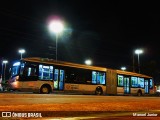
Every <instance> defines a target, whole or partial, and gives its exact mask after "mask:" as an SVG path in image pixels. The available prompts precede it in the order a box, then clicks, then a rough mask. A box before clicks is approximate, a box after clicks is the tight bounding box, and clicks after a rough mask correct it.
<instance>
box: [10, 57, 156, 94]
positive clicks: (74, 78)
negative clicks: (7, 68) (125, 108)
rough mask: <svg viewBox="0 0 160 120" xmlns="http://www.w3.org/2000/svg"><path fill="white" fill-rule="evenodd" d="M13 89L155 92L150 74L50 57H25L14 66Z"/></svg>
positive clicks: (119, 92)
mask: <svg viewBox="0 0 160 120" xmlns="http://www.w3.org/2000/svg"><path fill="white" fill-rule="evenodd" d="M8 83H9V88H10V89H11V90H19V91H32V92H38V93H44V94H47V93H51V92H53V91H64V92H74V93H82V94H96V95H107V94H108V95H125V94H126V95H130V94H131V95H133V94H135V95H144V94H153V93H154V90H153V79H152V77H150V76H147V75H142V74H138V73H134V72H127V71H122V70H114V69H108V68H105V67H96V66H88V65H82V64H75V63H70V62H64V61H56V60H53V59H47V58H34V57H32V58H24V59H22V60H21V61H18V62H15V63H14V64H13V65H12V67H11V77H10V79H9V81H8Z"/></svg>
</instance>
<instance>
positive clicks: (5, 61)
mask: <svg viewBox="0 0 160 120" xmlns="http://www.w3.org/2000/svg"><path fill="white" fill-rule="evenodd" d="M7 63H8V61H7V60H3V61H2V65H3V64H4V72H3V75H4V81H5V79H6V78H5V77H6V73H5V71H6V64H7Z"/></svg>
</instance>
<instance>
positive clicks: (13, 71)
mask: <svg viewBox="0 0 160 120" xmlns="http://www.w3.org/2000/svg"><path fill="white" fill-rule="evenodd" d="M19 69H20V62H16V63H14V64H13V66H12V68H11V77H13V76H16V75H18V74H19Z"/></svg>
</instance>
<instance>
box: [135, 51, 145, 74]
mask: <svg viewBox="0 0 160 120" xmlns="http://www.w3.org/2000/svg"><path fill="white" fill-rule="evenodd" d="M142 53H143V50H141V49H137V50H135V54H137V56H138V71H139V73H140V60H139V54H142Z"/></svg>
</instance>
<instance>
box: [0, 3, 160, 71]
mask: <svg viewBox="0 0 160 120" xmlns="http://www.w3.org/2000/svg"><path fill="white" fill-rule="evenodd" d="M159 8H160V7H159V4H158V2H157V3H156V2H151V1H147V2H146V1H142V2H140V1H138V2H136V1H132V2H131V1H129V2H126V1H105V0H95V1H94V0H5V2H2V1H1V3H0V21H1V22H0V59H2V58H3V59H8V60H9V61H13V60H15V59H20V54H19V53H18V49H19V48H24V49H25V50H26V53H25V54H24V55H23V57H45V58H52V59H54V58H55V35H54V34H53V35H51V34H50V33H49V31H48V28H47V25H48V23H47V22H48V20H49V19H50V18H52V17H53V16H58V17H59V18H61V19H62V20H63V21H65V30H64V31H63V34H62V36H59V38H58V60H63V61H69V62H75V63H82V64H84V60H85V59H88V58H89V59H91V60H92V61H93V65H96V66H104V67H109V68H116V69H120V67H121V66H126V67H127V69H128V70H132V65H133V64H132V61H133V53H134V52H133V51H134V50H135V49H136V48H142V49H143V50H144V53H143V54H142V55H140V63H141V64H142V65H145V64H149V63H151V62H152V63H153V62H154V63H155V65H156V66H157V68H159V67H160V63H159V61H160V57H159V55H160V47H159V40H160V9H159ZM134 60H135V64H136V62H137V55H134Z"/></svg>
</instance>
